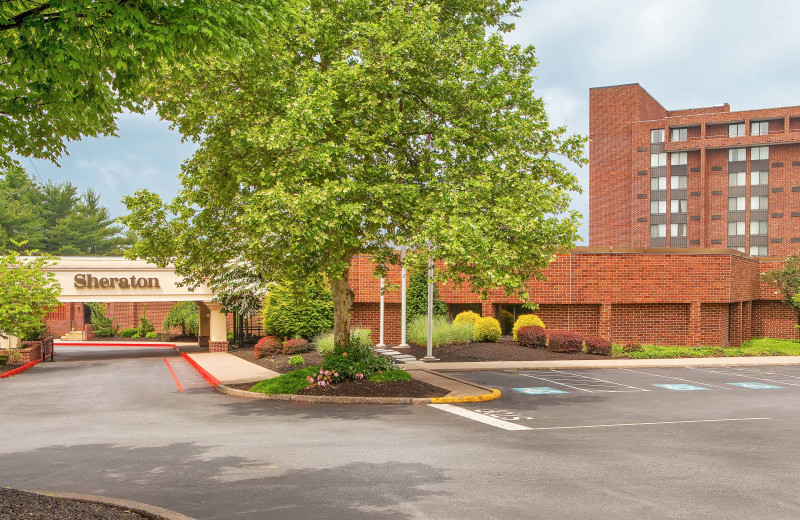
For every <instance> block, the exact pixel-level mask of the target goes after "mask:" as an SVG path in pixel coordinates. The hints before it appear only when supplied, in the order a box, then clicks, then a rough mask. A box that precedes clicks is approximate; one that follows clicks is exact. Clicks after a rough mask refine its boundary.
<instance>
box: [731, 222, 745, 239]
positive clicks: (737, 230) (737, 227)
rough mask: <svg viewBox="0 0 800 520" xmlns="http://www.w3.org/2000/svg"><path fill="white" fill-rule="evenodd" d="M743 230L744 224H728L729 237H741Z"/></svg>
mask: <svg viewBox="0 0 800 520" xmlns="http://www.w3.org/2000/svg"><path fill="white" fill-rule="evenodd" d="M744 230H745V224H744V222H728V235H729V236H743V235H744Z"/></svg>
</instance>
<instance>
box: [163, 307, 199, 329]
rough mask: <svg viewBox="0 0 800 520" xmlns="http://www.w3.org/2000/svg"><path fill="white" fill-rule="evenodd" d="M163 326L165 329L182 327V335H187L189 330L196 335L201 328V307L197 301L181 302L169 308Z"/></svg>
mask: <svg viewBox="0 0 800 520" xmlns="http://www.w3.org/2000/svg"><path fill="white" fill-rule="evenodd" d="M162 326H163V327H164V330H165V331H167V330H169V329H171V328H172V327H180V328H181V336H186V333H187V332H188V333H189V334H190V335H192V336H196V335H197V331H198V330H200V308H199V307H198V306H197V304H196V303H195V302H180V303H179V304H177V305H175V306H174V307H172V308H171V309H170V310H169V313H168V314H167V317H166V318H164V323H163V324H162Z"/></svg>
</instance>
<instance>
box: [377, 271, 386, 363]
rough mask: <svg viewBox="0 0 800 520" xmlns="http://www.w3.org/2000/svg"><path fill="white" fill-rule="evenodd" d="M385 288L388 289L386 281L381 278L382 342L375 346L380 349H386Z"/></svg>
mask: <svg viewBox="0 0 800 520" xmlns="http://www.w3.org/2000/svg"><path fill="white" fill-rule="evenodd" d="M385 287H386V280H385V279H384V278H383V277H381V325H380V329H381V341H380V343H378V344H377V345H375V346H376V347H378V348H384V347H386V343H385V342H384V341H383V323H384V312H385V302H384V297H383V291H384V288H385Z"/></svg>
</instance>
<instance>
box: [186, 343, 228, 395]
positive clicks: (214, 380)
mask: <svg viewBox="0 0 800 520" xmlns="http://www.w3.org/2000/svg"><path fill="white" fill-rule="evenodd" d="M181 356H183V359H185V360H186V361H188V362H189V364H190V365H192V366H193V367H194V369H195V370H197V371H198V372H199V373H200V375H201V376H203V378H204V379H205V380H206V381H208V383H209V384H210V385H211V386H213V387H214V388H216V387H217V385H218V384H220V382H219V379H217V378H216V377H214V376H212V375H211V374H210V373H209V372H208V370H206V369H205V368H203V367H201V366H200V365H198V364H197V361H195V360H194V359H192V358H191V357H189V356H188V355H187V354H186V352H181Z"/></svg>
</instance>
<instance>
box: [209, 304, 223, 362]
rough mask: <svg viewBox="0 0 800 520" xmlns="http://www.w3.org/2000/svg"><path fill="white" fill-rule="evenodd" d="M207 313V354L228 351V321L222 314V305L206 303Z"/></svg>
mask: <svg viewBox="0 0 800 520" xmlns="http://www.w3.org/2000/svg"><path fill="white" fill-rule="evenodd" d="M206 307H208V311H209V319H208V321H209V326H210V327H209V335H208V336H209V341H208V351H209V352H227V351H228V319H227V316H226V315H225V314H224V313H223V312H222V305H220V304H218V303H207V304H206Z"/></svg>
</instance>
